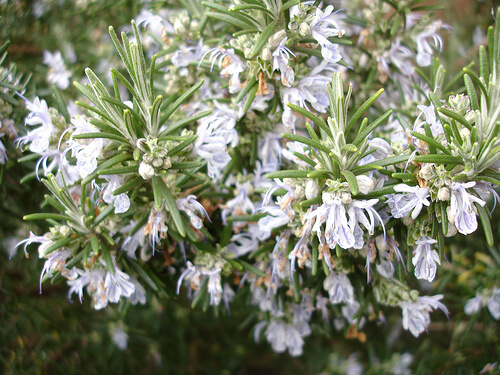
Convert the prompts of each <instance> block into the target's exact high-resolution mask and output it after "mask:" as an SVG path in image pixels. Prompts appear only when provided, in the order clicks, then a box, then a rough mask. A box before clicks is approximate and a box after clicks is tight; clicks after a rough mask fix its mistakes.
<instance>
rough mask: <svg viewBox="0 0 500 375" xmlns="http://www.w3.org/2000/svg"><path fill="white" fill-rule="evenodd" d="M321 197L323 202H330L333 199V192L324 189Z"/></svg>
mask: <svg viewBox="0 0 500 375" xmlns="http://www.w3.org/2000/svg"><path fill="white" fill-rule="evenodd" d="M321 198H322V200H323V203H326V204H332V203H333V200H334V199H335V197H334V195H333V193H331V192H329V191H324V192H323V194H322V196H321Z"/></svg>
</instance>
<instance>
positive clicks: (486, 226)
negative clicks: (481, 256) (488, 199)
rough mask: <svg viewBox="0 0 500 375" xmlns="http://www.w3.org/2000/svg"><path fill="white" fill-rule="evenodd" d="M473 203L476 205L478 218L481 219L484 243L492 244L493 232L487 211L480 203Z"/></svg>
mask: <svg viewBox="0 0 500 375" xmlns="http://www.w3.org/2000/svg"><path fill="white" fill-rule="evenodd" d="M474 204H475V205H476V208H477V212H478V214H479V219H480V220H481V224H482V225H483V230H484V236H485V237H486V243H487V244H488V245H489V246H493V245H494V242H495V241H494V238H493V232H492V230H491V223H490V217H489V215H488V212H486V208H484V207H483V206H481V205H480V204H478V203H474Z"/></svg>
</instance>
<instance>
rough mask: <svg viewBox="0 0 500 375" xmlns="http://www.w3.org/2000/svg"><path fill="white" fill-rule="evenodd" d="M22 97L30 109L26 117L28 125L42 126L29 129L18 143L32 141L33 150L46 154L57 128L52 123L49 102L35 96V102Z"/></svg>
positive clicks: (31, 147)
mask: <svg viewBox="0 0 500 375" xmlns="http://www.w3.org/2000/svg"><path fill="white" fill-rule="evenodd" d="M21 97H22V98H23V99H24V102H25V103H26V108H27V109H28V110H29V111H30V113H29V114H28V116H27V117H26V119H25V123H26V125H37V124H41V125H42V126H40V127H38V128H36V129H34V130H31V131H29V132H28V134H26V135H25V136H22V137H19V138H18V139H17V140H16V142H18V144H25V143H30V150H31V151H32V152H36V153H37V154H44V153H45V152H46V151H47V150H48V148H49V145H50V138H51V136H52V135H53V133H54V132H55V130H56V129H55V127H54V125H53V124H52V119H51V117H50V113H49V108H48V106H47V102H46V101H45V100H43V99H42V100H40V99H39V98H38V97H35V99H34V100H33V102H30V101H29V100H28V99H26V98H25V97H24V96H21Z"/></svg>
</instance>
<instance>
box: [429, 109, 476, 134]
mask: <svg viewBox="0 0 500 375" xmlns="http://www.w3.org/2000/svg"><path fill="white" fill-rule="evenodd" d="M437 110H438V111H439V112H441V113H442V114H443V115H445V116H448V117H451V118H452V119H454V120H456V121H458V122H459V123H461V124H462V125H463V126H465V127H466V128H467V129H469V130H472V126H471V125H470V124H469V121H467V120H466V119H465V117H463V116H462V115H461V114H459V113H456V112H455V111H452V110H451V109H448V108H445V107H440V108H438V109H437Z"/></svg>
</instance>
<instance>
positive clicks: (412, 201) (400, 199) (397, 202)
mask: <svg viewBox="0 0 500 375" xmlns="http://www.w3.org/2000/svg"><path fill="white" fill-rule="evenodd" d="M394 190H395V191H397V192H399V193H406V194H392V195H391V196H390V198H389V199H388V200H387V203H388V204H389V207H390V208H391V212H392V215H393V216H394V217H395V218H402V217H406V216H407V215H408V214H409V213H410V211H411V218H412V219H413V220H415V219H416V218H417V217H418V215H419V214H420V211H422V208H423V206H429V205H430V204H431V203H430V202H429V201H428V200H427V197H428V196H429V188H427V187H425V188H421V187H419V186H408V185H405V184H399V185H396V186H394Z"/></svg>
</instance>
